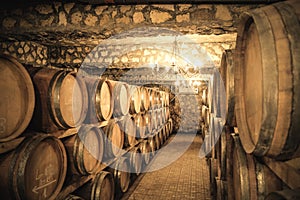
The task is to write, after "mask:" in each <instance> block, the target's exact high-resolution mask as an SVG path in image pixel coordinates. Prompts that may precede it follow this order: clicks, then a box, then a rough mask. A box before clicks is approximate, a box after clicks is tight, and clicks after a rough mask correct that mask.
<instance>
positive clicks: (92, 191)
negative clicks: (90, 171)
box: [74, 171, 115, 200]
mask: <svg viewBox="0 0 300 200" xmlns="http://www.w3.org/2000/svg"><path fill="white" fill-rule="evenodd" d="M114 185H115V184H114V178H113V175H112V174H111V173H110V172H107V171H100V172H99V173H98V174H96V175H95V177H94V178H93V179H91V180H90V181H89V182H87V183H86V184H84V185H83V186H82V187H80V188H78V189H77V190H76V191H75V192H74V194H75V195H76V196H79V197H82V198H83V199H89V200H102V199H107V200H114V196H115V194H114V193H115V186H114Z"/></svg>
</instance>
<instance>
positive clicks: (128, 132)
mask: <svg viewBox="0 0 300 200" xmlns="http://www.w3.org/2000/svg"><path fill="white" fill-rule="evenodd" d="M119 125H120V128H121V130H122V132H123V135H124V146H125V147H129V146H131V147H132V146H134V145H135V144H136V143H137V140H136V137H137V135H136V126H135V124H134V120H133V118H132V117H131V116H129V115H126V116H124V118H123V119H122V120H121V121H119Z"/></svg>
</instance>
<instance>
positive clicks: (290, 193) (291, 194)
mask: <svg viewBox="0 0 300 200" xmlns="http://www.w3.org/2000/svg"><path fill="white" fill-rule="evenodd" d="M297 199H300V189H299V188H298V189H294V190H291V189H286V190H281V191H275V192H271V193H270V194H268V196H267V197H266V198H265V200H297Z"/></svg>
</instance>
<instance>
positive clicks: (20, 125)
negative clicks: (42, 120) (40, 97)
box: [0, 55, 35, 142]
mask: <svg viewBox="0 0 300 200" xmlns="http://www.w3.org/2000/svg"><path fill="white" fill-rule="evenodd" d="M0 71H1V74H2V75H1V77H0V90H1V100H0V142H5V141H9V140H12V139H14V138H16V137H18V136H19V135H21V133H22V132H23V131H24V130H25V129H26V128H27V126H28V125H29V122H30V120H31V118H32V115H33V111H34V105H35V96H34V88H33V83H32V81H31V78H30V76H29V74H28V72H27V71H26V69H25V68H24V66H23V65H22V64H21V63H19V62H18V61H17V60H16V59H15V58H13V57H11V56H8V55H0Z"/></svg>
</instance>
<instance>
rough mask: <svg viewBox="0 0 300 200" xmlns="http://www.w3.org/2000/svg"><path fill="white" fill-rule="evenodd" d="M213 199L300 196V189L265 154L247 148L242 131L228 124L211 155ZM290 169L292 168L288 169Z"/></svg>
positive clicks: (274, 198)
mask: <svg viewBox="0 0 300 200" xmlns="http://www.w3.org/2000/svg"><path fill="white" fill-rule="evenodd" d="M208 165H209V172H210V173H209V174H210V188H211V194H212V197H213V199H217V200H227V199H236V200H238V199H243V200H244V199H249V200H252V199H268V200H271V199H272V200H279V199H281V200H282V199H289V200H291V199H299V198H300V193H299V189H297V188H296V189H290V188H288V187H287V186H286V185H285V183H284V182H282V180H281V179H280V178H279V177H278V176H276V174H274V173H273V171H271V170H270V169H269V168H268V167H267V165H265V163H264V161H263V160H262V159H261V157H257V156H255V155H253V154H248V153H246V152H245V151H244V149H243V146H242V144H241V140H240V137H239V133H233V131H232V129H231V127H229V126H225V128H224V129H223V132H222V134H221V136H220V138H219V139H218V141H217V143H216V145H215V146H214V148H213V149H212V153H211V157H210V158H209V159H208ZM287 173H288V172H287Z"/></svg>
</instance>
